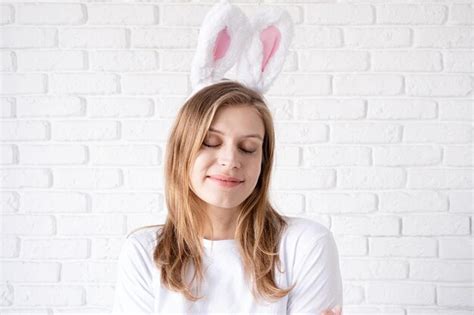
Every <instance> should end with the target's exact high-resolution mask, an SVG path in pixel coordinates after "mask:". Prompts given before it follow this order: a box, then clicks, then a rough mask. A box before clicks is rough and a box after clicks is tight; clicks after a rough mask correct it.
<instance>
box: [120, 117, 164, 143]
mask: <svg viewBox="0 0 474 315" xmlns="http://www.w3.org/2000/svg"><path fill="white" fill-rule="evenodd" d="M171 127H172V122H171V121H170V120H146V121H143V120H127V121H123V122H122V132H121V136H122V139H124V140H130V141H153V142H155V141H158V142H165V141H167V140H168V136H169V132H170V130H171Z"/></svg>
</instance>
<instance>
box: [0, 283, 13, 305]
mask: <svg viewBox="0 0 474 315" xmlns="http://www.w3.org/2000/svg"><path fill="white" fill-rule="evenodd" d="M12 304H13V286H12V285H11V284H9V283H5V284H1V285H0V306H9V305H12ZM2 311H3V310H2Z"/></svg>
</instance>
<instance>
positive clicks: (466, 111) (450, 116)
mask: <svg viewBox="0 0 474 315" xmlns="http://www.w3.org/2000/svg"><path fill="white" fill-rule="evenodd" d="M439 118H440V120H467V121H471V120H474V101H472V100H440V101H439Z"/></svg>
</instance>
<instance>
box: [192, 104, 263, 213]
mask: <svg viewBox="0 0 474 315" xmlns="http://www.w3.org/2000/svg"><path fill="white" fill-rule="evenodd" d="M264 134H265V128H264V124H263V121H262V119H261V118H260V116H259V115H258V112H257V110H256V109H255V108H254V107H252V106H249V105H239V106H228V107H223V108H220V109H219V110H218V111H217V112H216V115H215V116H214V120H213V121H212V123H211V127H210V129H209V131H208V133H207V135H206V137H205V140H204V143H203V144H202V145H201V149H200V150H199V152H198V155H197V157H196V160H195V161H194V164H193V165H192V169H191V178H190V179H191V189H192V190H193V192H194V193H195V194H196V195H197V196H198V197H199V198H200V199H201V200H203V201H204V202H205V204H207V207H208V209H209V208H212V209H233V210H235V209H238V206H239V205H240V204H241V203H242V202H243V201H244V200H245V199H246V198H247V197H248V196H249V195H250V194H251V193H252V191H253V190H254V188H255V186H256V184H257V181H258V178H259V175H260V168H261V162H262V145H263V137H264ZM219 175H221V176H227V177H233V178H235V179H236V180H238V182H237V183H235V182H223V181H220V180H218V179H216V178H213V177H216V176H219Z"/></svg>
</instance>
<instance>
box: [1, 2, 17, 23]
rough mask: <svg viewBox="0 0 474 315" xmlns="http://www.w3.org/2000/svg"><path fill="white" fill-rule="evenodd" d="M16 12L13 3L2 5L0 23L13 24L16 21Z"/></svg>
mask: <svg viewBox="0 0 474 315" xmlns="http://www.w3.org/2000/svg"><path fill="white" fill-rule="evenodd" d="M14 16H15V14H14V12H13V7H12V6H11V5H7V4H2V5H0V25H5V24H11V23H13V21H14Z"/></svg>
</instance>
